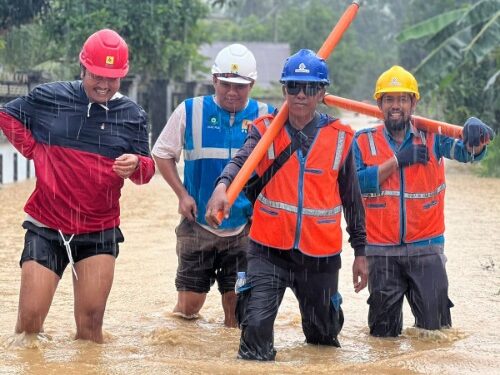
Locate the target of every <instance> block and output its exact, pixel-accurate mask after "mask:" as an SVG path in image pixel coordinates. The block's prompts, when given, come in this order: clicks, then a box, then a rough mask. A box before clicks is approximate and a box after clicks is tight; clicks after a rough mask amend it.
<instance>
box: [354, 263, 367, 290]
mask: <svg viewBox="0 0 500 375" xmlns="http://www.w3.org/2000/svg"><path fill="white" fill-rule="evenodd" d="M352 283H353V284H354V291H355V292H356V293H358V292H359V291H361V290H363V289H364V288H365V287H366V284H368V263H367V261H366V257H365V256H364V255H363V256H357V257H354V263H353V264H352Z"/></svg>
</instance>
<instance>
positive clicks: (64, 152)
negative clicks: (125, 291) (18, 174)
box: [0, 29, 154, 342]
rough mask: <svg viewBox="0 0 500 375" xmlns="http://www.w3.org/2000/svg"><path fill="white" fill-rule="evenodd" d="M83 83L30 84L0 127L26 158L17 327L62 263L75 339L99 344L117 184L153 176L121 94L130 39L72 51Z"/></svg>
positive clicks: (38, 319)
mask: <svg viewBox="0 0 500 375" xmlns="http://www.w3.org/2000/svg"><path fill="white" fill-rule="evenodd" d="M80 63H81V81H72V82H53V83H48V84H43V85H40V86H38V87H36V88H35V89H34V90H33V91H31V92H30V93H29V94H28V95H26V96H22V97H19V98H17V99H14V100H13V101H11V102H9V103H7V104H6V105H5V106H4V107H3V108H1V109H0V128H1V129H2V130H3V132H4V133H5V135H6V137H7V138H8V139H9V141H10V142H11V143H12V144H13V145H14V146H15V147H16V148H17V149H18V150H19V152H21V153H22V154H23V155H24V156H25V157H26V158H28V159H32V160H33V162H34V164H35V171H36V177H37V182H36V187H35V190H34V192H33V193H32V194H31V196H30V198H29V199H28V201H27V203H26V205H25V207H24V210H25V212H26V214H27V216H26V219H25V221H24V223H23V227H24V228H25V229H26V235H25V243H24V250H23V252H22V255H21V260H20V265H21V290H20V296H19V312H18V319H17V324H16V332H17V333H22V332H25V333H39V332H41V331H42V330H43V323H44V320H45V318H46V316H47V314H48V312H49V308H50V305H51V302H52V298H53V296H54V293H55V291H56V288H57V285H58V283H59V280H60V279H61V277H62V274H63V272H64V269H65V268H66V266H67V265H68V264H70V266H71V268H72V271H73V285H74V299H75V303H74V306H75V307H74V308H75V321H76V338H77V339H84V340H92V341H95V342H102V341H103V337H102V321H103V316H104V310H105V307H106V301H107V298H108V295H109V292H110V290H111V285H112V282H113V274H114V265H115V259H116V257H117V256H118V244H119V243H120V242H123V240H124V238H123V235H122V233H121V231H120V228H119V224H120V206H119V197H120V190H121V188H122V186H123V184H124V180H125V179H126V178H129V179H130V180H132V181H133V182H134V183H136V184H143V183H147V182H148V181H149V180H150V179H151V177H152V176H153V174H154V162H153V160H152V158H151V156H150V153H149V144H148V132H147V119H146V113H145V112H144V110H143V109H142V108H141V107H139V106H138V105H137V104H136V103H134V102H133V101H132V100H130V99H129V98H127V97H125V96H123V95H121V94H120V93H119V92H118V90H119V88H120V79H121V78H122V77H124V76H125V75H126V74H127V72H128V68H129V67H128V47H127V44H126V43H125V41H124V40H123V39H122V38H121V37H120V36H119V35H118V34H117V33H116V32H115V31H113V30H108V29H104V30H100V31H97V32H96V33H94V34H92V35H91V36H90V37H89V38H88V39H87V41H86V42H85V43H84V45H83V48H82V51H81V53H80Z"/></svg>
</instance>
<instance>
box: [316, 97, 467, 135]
mask: <svg viewBox="0 0 500 375" xmlns="http://www.w3.org/2000/svg"><path fill="white" fill-rule="evenodd" d="M323 103H325V104H326V105H328V106H331V107H339V108H342V109H345V110H348V111H351V112H358V113H362V114H364V115H367V116H372V117H376V118H379V119H383V118H384V115H383V113H382V111H380V109H379V108H378V107H377V106H376V105H372V104H367V103H363V102H358V101H356V100H351V99H345V98H341V97H340V96H335V95H331V94H326V95H325V98H324V99H323ZM412 119H413V123H414V125H415V126H416V127H417V128H418V129H421V130H425V131H428V132H430V133H437V134H443V135H446V136H448V137H453V138H462V127H461V126H458V125H453V124H448V123H447V122H442V121H436V120H430V119H428V118H425V117H420V116H412Z"/></svg>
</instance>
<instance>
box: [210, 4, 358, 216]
mask: <svg viewBox="0 0 500 375" xmlns="http://www.w3.org/2000/svg"><path fill="white" fill-rule="evenodd" d="M358 9H359V4H358V2H357V1H353V2H352V4H351V5H349V7H348V8H347V9H346V11H345V12H344V14H342V16H341V17H340V19H339V21H338V22H337V24H336V25H335V27H334V28H333V30H332V32H331V33H330V35H328V37H327V38H326V40H325V42H324V43H323V45H322V46H321V48H320V49H319V51H318V52H317V53H316V55H318V56H319V57H321V58H322V59H325V60H326V59H328V57H329V56H330V55H331V53H332V52H333V50H334V49H335V47H336V46H337V44H338V42H339V41H340V39H341V38H342V35H343V34H344V33H345V31H346V30H347V29H348V28H349V26H350V25H351V23H352V21H353V20H354V18H355V17H356V14H357V13H358ZM287 119H288V103H287V102H286V101H284V102H283V105H282V106H281V108H280V110H279V112H278V114H277V115H276V117H275V118H274V119H273V121H272V122H271V124H270V125H269V128H268V129H267V130H266V132H265V134H264V135H263V136H262V138H261V139H260V141H259V142H258V143H257V145H256V146H255V148H254V149H253V151H252V153H251V154H250V155H249V156H248V159H247V160H246V161H245V163H244V164H243V165H242V167H241V169H240V170H239V172H238V174H237V175H236V176H235V178H234V180H233V182H232V183H231V185H229V187H228V188H227V191H226V194H227V199H228V201H229V205H230V206H231V205H232V204H233V203H234V201H235V200H236V198H237V197H238V195H239V194H240V192H241V190H242V189H243V187H244V186H245V184H246V182H247V181H248V179H249V178H250V175H251V174H252V172H253V171H254V170H255V168H256V167H257V164H259V162H260V161H261V160H262V158H263V157H264V155H265V153H266V151H267V149H268V148H269V146H270V145H271V143H272V142H273V140H274V138H276V136H277V135H278V132H279V131H280V129H281V128H282V127H283V125H284V124H285V122H286V120H287ZM223 215H224V213H223V212H222V211H219V212H218V213H217V219H218V220H219V222H220V221H222V218H223Z"/></svg>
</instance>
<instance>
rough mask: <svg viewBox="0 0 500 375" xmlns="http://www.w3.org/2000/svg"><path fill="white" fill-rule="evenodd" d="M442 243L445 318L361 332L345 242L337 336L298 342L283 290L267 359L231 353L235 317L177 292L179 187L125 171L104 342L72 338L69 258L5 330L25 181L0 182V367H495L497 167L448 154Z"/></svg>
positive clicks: (360, 299) (422, 370)
mask: <svg viewBox="0 0 500 375" xmlns="http://www.w3.org/2000/svg"><path fill="white" fill-rule="evenodd" d="M447 169H448V172H447V186H448V188H447V193H446V226H447V228H446V254H447V257H448V265H447V267H448V277H449V281H450V298H451V299H452V301H453V302H454V303H455V307H454V308H453V309H452V319H453V325H454V328H453V329H450V330H444V331H437V332H431V333H425V332H423V331H420V330H417V329H414V328H411V325H412V324H413V320H412V315H411V313H410V310H409V308H408V306H407V303H406V302H405V309H404V314H405V316H404V318H405V319H404V327H405V329H404V332H403V335H402V337H400V338H395V339H377V338H372V337H370V336H369V334H368V328H367V324H366V321H367V314H368V305H367V304H366V299H367V298H368V292H367V290H363V291H362V292H361V293H360V294H359V295H356V294H355V293H354V291H353V287H352V281H351V278H352V276H351V265H352V260H353V254H352V250H351V249H350V248H349V246H348V245H347V242H346V243H345V245H344V249H345V251H344V254H343V265H344V266H343V269H342V270H341V274H340V292H341V293H342V295H343V297H344V304H343V308H344V314H345V324H344V328H343V330H342V332H341V334H340V336H339V339H340V342H341V344H342V348H340V349H337V348H330V347H317V346H309V345H306V344H304V336H303V334H302V330H301V324H300V315H299V309H298V304H297V302H296V301H295V298H294V297H293V295H292V293H291V292H290V291H287V293H286V295H285V298H284V301H283V304H282V306H281V308H280V311H279V314H278V318H277V321H276V325H275V344H276V348H277V350H278V355H277V357H276V362H275V363H255V362H247V361H241V360H237V359H236V352H237V348H238V341H239V331H238V330H237V329H229V328H224V326H223V312H222V307H221V305H220V295H219V293H218V291H217V290H216V288H213V290H212V292H211V293H209V295H208V298H207V301H206V303H205V306H204V308H203V309H202V310H201V315H202V316H201V318H200V319H198V320H196V321H190V322H188V321H184V320H180V319H179V318H177V317H175V316H173V315H172V314H171V313H170V312H171V310H172V308H173V306H174V304H175V302H176V292H175V287H174V278H175V270H176V266H177V258H176V254H175V236H174V227H175V226H176V224H177V223H178V221H179V216H178V214H177V199H176V197H175V195H174V193H173V192H172V191H171V190H170V189H169V188H168V187H167V185H166V183H164V182H163V181H162V180H161V178H160V176H159V175H157V176H155V178H154V179H153V180H152V182H151V183H150V184H149V185H145V186H135V185H133V184H132V183H129V182H127V183H126V186H125V188H124V190H123V196H122V199H121V205H122V226H121V228H122V230H123V233H124V235H125V243H124V244H122V246H121V248H120V256H119V257H118V260H117V263H116V272H115V280H114V285H113V288H112V290H111V294H110V297H109V301H108V306H107V310H106V314H105V318H104V330H105V343H104V344H103V345H96V344H92V343H88V342H79V341H74V340H73V336H74V333H75V325H74V319H73V292H72V285H71V272H69V270H68V269H67V270H66V272H65V274H64V277H63V279H62V280H61V282H60V284H59V289H58V290H57V292H56V295H55V298H54V301H53V304H52V308H51V310H50V312H49V315H48V317H47V319H46V322H45V333H44V334H41V335H39V336H38V337H29V336H24V335H14V334H13V330H14V325H15V321H16V314H17V299H18V292H19V282H20V269H19V266H18V261H19V257H20V253H21V248H22V244H23V236H24V230H23V229H22V228H21V222H22V220H23V217H24V214H23V212H22V207H23V205H24V202H25V201H26V199H27V197H28V196H29V194H30V193H31V191H32V189H33V186H34V181H28V182H23V183H19V184H17V185H6V186H1V187H0V202H2V203H1V206H0V313H1V314H0V315H1V319H0V374H13V375H14V374H70V375H71V374H205V373H206V374H237V373H239V374H264V373H265V374H304V373H314V374H333V373H341V374H360V373H366V374H438V373H439V374H466V373H467V374H470V373H476V374H498V368H499V367H500V318H499V310H500V277H499V275H500V179H496V180H495V179H484V178H478V177H476V176H475V175H473V174H471V173H470V168H468V167H465V168H464V167H463V166H461V165H457V164H454V163H452V162H448V163H447Z"/></svg>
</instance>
